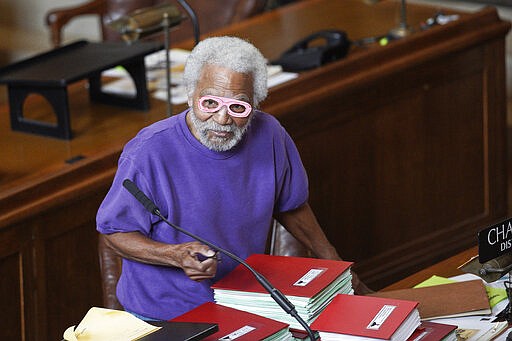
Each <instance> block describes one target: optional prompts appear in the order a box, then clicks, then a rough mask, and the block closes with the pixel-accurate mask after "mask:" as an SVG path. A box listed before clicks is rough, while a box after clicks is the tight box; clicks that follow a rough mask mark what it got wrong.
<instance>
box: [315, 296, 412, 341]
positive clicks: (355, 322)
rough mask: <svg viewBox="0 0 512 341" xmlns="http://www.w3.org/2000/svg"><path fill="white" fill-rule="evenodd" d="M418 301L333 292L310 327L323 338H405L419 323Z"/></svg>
mask: <svg viewBox="0 0 512 341" xmlns="http://www.w3.org/2000/svg"><path fill="white" fill-rule="evenodd" d="M417 306H418V302H413V301H404V300H397V299H391V298H380V297H370V296H355V295H336V297H335V298H334V299H333V300H332V302H331V303H330V304H329V305H328V306H327V308H325V310H324V311H323V312H322V313H321V314H320V316H319V317H318V318H317V319H316V320H315V322H313V324H312V325H311V329H313V330H316V331H318V332H319V334H320V338H321V339H322V341H339V340H343V341H361V340H391V341H404V340H407V339H408V338H409V337H410V336H411V335H412V334H413V333H414V331H415V330H416V328H418V327H419V326H420V323H421V321H420V314H419V312H418V309H417Z"/></svg>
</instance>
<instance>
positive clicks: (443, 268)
mask: <svg viewBox="0 0 512 341" xmlns="http://www.w3.org/2000/svg"><path fill="white" fill-rule="evenodd" d="M476 255H478V247H477V246H475V247H472V248H470V249H467V250H464V251H462V252H460V253H458V254H456V255H454V256H452V257H449V258H447V259H445V260H443V261H441V262H439V263H436V264H434V265H431V266H429V267H427V268H425V269H423V270H421V271H418V272H417V273H415V274H413V275H411V276H408V277H406V278H404V279H402V280H400V281H398V282H396V283H393V284H391V285H389V286H387V287H385V288H384V289H382V290H384V291H389V290H397V289H405V288H412V287H413V286H415V285H416V284H418V283H421V282H423V281H424V280H426V279H428V278H430V277H432V276H434V275H437V276H442V277H452V276H457V275H461V274H462V273H463V272H462V271H460V270H459V269H458V267H459V266H460V265H462V264H464V263H465V262H466V261H468V260H469V259H471V257H473V256H476Z"/></svg>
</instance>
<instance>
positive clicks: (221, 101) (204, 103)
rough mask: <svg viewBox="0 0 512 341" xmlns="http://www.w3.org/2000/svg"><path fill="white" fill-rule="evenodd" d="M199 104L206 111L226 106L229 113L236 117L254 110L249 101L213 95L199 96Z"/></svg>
mask: <svg viewBox="0 0 512 341" xmlns="http://www.w3.org/2000/svg"><path fill="white" fill-rule="evenodd" d="M198 106H199V109H201V110H202V111H204V112H216V111H219V110H220V109H221V108H222V107H223V106H226V108H227V110H228V113H229V115H231V116H234V117H247V116H249V114H250V113H251V111H252V107H251V105H250V104H249V103H247V102H244V101H239V100H236V99H232V98H227V97H219V96H212V95H206V96H203V97H201V98H199V101H198Z"/></svg>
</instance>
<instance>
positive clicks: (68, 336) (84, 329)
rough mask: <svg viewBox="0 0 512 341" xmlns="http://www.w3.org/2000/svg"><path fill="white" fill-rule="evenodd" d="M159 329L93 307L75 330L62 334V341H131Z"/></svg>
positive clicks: (109, 310) (127, 314)
mask: <svg viewBox="0 0 512 341" xmlns="http://www.w3.org/2000/svg"><path fill="white" fill-rule="evenodd" d="M159 329H160V327H155V326H152V325H150V324H149V323H146V322H144V321H142V320H140V319H138V318H137V317H135V316H133V315H132V314H130V313H127V312H126V311H119V310H111V309H105V308H97V307H93V308H91V309H89V311H88V312H87V314H86V315H85V317H84V318H83V320H82V321H81V322H80V324H79V325H78V326H77V327H76V328H75V326H71V327H69V328H68V329H66V331H65V332H64V336H63V337H64V340H66V341H79V340H125V341H133V340H138V339H140V338H142V337H143V336H146V335H148V334H151V333H153V332H155V331H157V330H159Z"/></svg>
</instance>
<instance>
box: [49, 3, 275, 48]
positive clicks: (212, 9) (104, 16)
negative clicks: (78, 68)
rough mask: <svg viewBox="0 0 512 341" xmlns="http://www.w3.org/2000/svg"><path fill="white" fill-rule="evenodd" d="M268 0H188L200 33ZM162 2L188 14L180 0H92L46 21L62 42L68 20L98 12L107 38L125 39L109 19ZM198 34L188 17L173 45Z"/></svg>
mask: <svg viewBox="0 0 512 341" xmlns="http://www.w3.org/2000/svg"><path fill="white" fill-rule="evenodd" d="M267 1H268V0H222V1H218V0H186V2H187V3H188V4H189V5H190V7H192V9H193V10H194V12H195V13H196V16H197V18H198V21H199V28H200V33H201V34H204V33H208V32H211V31H213V30H216V29H218V28H221V27H223V26H226V25H229V24H231V23H235V22H238V21H241V20H243V19H245V18H249V17H251V16H253V15H256V14H258V13H261V12H263V11H264V10H265V9H266V4H267ZM161 3H171V4H174V5H177V6H178V7H179V8H180V9H181V11H182V12H183V14H184V16H185V17H187V18H188V15H187V12H186V10H185V9H184V8H183V7H182V6H181V5H180V3H179V1H177V0H90V1H89V2H86V3H84V4H81V5H78V6H74V7H66V8H58V9H54V10H51V11H49V12H48V13H47V15H46V24H47V25H48V26H49V28H50V34H51V39H52V43H53V45H54V46H59V45H60V44H61V42H62V38H61V37H62V30H63V28H64V27H65V25H67V24H68V22H69V21H70V20H72V19H74V18H75V17H78V16H81V15H97V16H99V19H100V23H101V35H102V39H103V40H104V41H118V40H121V37H120V34H119V33H118V32H116V31H114V30H113V29H112V28H110V27H109V26H108V22H110V21H111V20H115V19H118V18H119V17H121V16H123V15H126V14H129V13H131V12H133V11H135V10H136V9H140V8H145V7H151V6H155V5H158V4H161ZM193 37H194V30H193V25H192V21H191V20H185V21H184V22H182V24H181V25H180V26H179V27H176V28H173V29H172V30H171V37H170V40H171V46H172V45H173V44H176V43H178V42H181V41H184V40H187V39H191V38H193Z"/></svg>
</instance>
